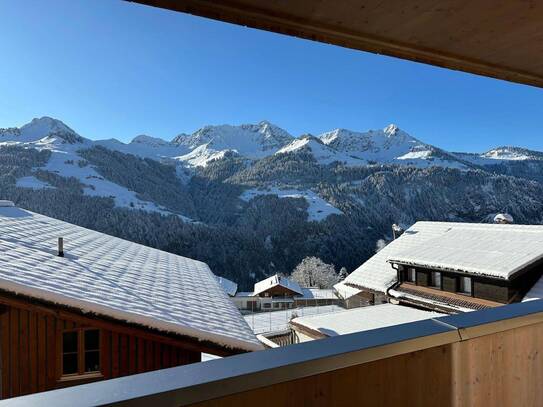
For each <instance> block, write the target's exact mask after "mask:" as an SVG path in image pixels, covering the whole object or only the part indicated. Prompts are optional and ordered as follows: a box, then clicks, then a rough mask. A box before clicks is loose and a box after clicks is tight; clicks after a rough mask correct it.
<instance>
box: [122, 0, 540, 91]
mask: <svg viewBox="0 0 543 407" xmlns="http://www.w3.org/2000/svg"><path fill="white" fill-rule="evenodd" d="M128 1H133V2H137V3H142V4H146V5H149V6H155V7H161V8H166V9H170V10H175V11H180V12H184V13H189V14H193V15H197V16H202V17H207V18H212V19H216V20H220V21H225V22H229V23H234V24H239V25H244V26H248V27H253V28H258V29H263V30H267V31H273V32H276V33H281V34H286V35H291V36H295V37H300V38H305V39H309V40H313V41H319V42H324V43H329V44H334V45H339V46H342V47H347V48H353V49H357V50H363V51H368V52H373V53H377V54H383V55H388V56H393V57H397V58H402V59H407V60H411V61H415V62H422V63H426V64H431V65H436V66H440V67H445V68H449V69H454V70H459V71H464V72H469V73H473V74H477V75H483V76H488V77H492V78H497V79H503V80H507V81H511V82H518V83H522V84H527V85H533V86H538V87H543V60H542V56H541V55H542V51H543V48H542V43H543V41H542V39H543V36H542V34H543V4H538V3H537V2H522V3H520V2H495V1H491V0H483V1H476V2H467V1H461V2H459V1H454V0H444V1H441V2H439V3H436V2H433V1H429V0H416V1H410V2H401V1H398V0H390V1H387V2H382V1H378V0H366V1H363V2H360V1H356V0H344V1H342V2H337V1H334V0H319V1H311V2H307V1H303V0H289V1H284V0H283V1H280V0H222V1H211V0H128Z"/></svg>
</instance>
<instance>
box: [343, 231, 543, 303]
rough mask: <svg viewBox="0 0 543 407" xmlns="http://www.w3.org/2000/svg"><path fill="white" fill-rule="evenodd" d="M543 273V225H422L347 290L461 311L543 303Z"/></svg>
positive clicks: (362, 270)
mask: <svg viewBox="0 0 543 407" xmlns="http://www.w3.org/2000/svg"><path fill="white" fill-rule="evenodd" d="M542 275H543V226H539V225H511V224H473V223H451V222H417V223H415V224H414V225H413V226H412V227H411V228H409V229H408V230H406V231H405V233H404V234H402V235H401V236H400V237H399V238H397V239H396V240H394V241H392V242H391V243H389V244H388V245H387V246H386V247H384V248H383V249H382V250H380V251H379V252H378V253H376V254H375V255H374V256H373V257H372V258H371V259H369V260H368V261H367V262H365V263H364V264H363V265H362V266H360V267H359V268H358V269H356V270H355V271H354V272H353V273H351V274H350V275H349V276H348V277H347V278H346V279H345V281H344V284H346V285H348V286H351V287H353V288H357V289H360V290H362V291H366V292H368V293H371V294H380V295H386V296H387V297H388V299H389V300H390V301H392V302H395V303H403V304H410V305H415V306H418V307H425V308H428V309H433V310H438V311H441V312H447V313H456V312H463V311H472V310H477V309H484V308H491V307H496V306H500V305H504V304H509V303H512V302H519V301H523V300H527V299H534V298H541V295H540V294H541V292H539V294H534V293H535V292H538V291H532V292H531V293H530V289H532V287H534V288H535V287H536V286H537V287H539V286H540V284H541V285H543V283H538V284H536V283H537V282H538V280H539V279H540V278H541V276H542ZM534 284H535V285H534Z"/></svg>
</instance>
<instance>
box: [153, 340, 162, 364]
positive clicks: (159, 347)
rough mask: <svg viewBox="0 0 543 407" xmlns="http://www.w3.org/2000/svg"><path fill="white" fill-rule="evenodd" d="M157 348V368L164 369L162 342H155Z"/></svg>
mask: <svg viewBox="0 0 543 407" xmlns="http://www.w3.org/2000/svg"><path fill="white" fill-rule="evenodd" d="M153 346H154V348H155V366H154V368H155V369H162V367H163V366H162V346H163V345H162V344H160V343H157V342H155V343H154V344H153Z"/></svg>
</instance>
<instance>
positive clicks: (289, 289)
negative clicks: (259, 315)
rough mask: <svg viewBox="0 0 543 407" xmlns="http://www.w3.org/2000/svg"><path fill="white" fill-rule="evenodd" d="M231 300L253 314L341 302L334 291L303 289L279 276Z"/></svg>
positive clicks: (257, 284) (258, 284) (262, 281)
mask: <svg viewBox="0 0 543 407" xmlns="http://www.w3.org/2000/svg"><path fill="white" fill-rule="evenodd" d="M231 299H232V301H233V302H234V304H236V306H237V307H238V308H239V309H240V310H244V311H251V312H259V311H278V310H283V309H291V308H298V307H307V306H323V305H334V304H339V303H340V302H341V299H340V298H338V296H337V294H336V291H335V290H333V289H320V288H313V287H304V288H302V287H300V285H299V284H298V283H297V282H296V281H294V280H291V279H289V278H287V277H283V276H280V275H278V274H275V275H273V276H271V277H268V278H266V279H264V280H261V281H258V282H257V283H255V285H254V290H253V291H249V292H246V291H240V292H238V293H237V294H236V295H235V296H233V297H232V298H231Z"/></svg>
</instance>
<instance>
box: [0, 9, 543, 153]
mask: <svg viewBox="0 0 543 407" xmlns="http://www.w3.org/2000/svg"><path fill="white" fill-rule="evenodd" d="M0 15H1V16H2V24H1V25H0V55H2V62H1V63H0V95H1V97H0V127H8V126H20V125H22V124H24V123H26V122H28V121H29V120H30V119H32V118H33V117H37V116H44V115H48V116H53V117H56V118H59V119H61V120H63V121H64V122H65V123H66V124H68V125H69V126H71V127H73V128H74V129H75V130H76V131H78V132H79V133H80V134H81V135H83V136H86V137H89V138H110V137H115V138H118V139H121V140H123V141H127V140H130V139H131V138H132V137H134V136H135V135H137V134H142V133H144V134H149V135H153V136H157V137H162V138H166V139H170V138H172V137H173V136H175V135H176V134H178V133H180V132H192V131H195V130H197V129H198V128H199V127H201V126H203V125H206V124H223V123H231V124H240V123H251V122H258V121H260V120H263V119H267V120H270V121H271V122H273V123H275V124H277V125H279V126H281V127H283V128H285V129H286V130H288V131H289V132H291V133H292V134H294V135H300V134H302V133H307V132H309V133H313V134H318V133H320V132H323V131H327V130H331V129H333V128H337V127H343V128H348V129H352V130H367V129H370V128H381V127H384V126H386V125H387V124H389V123H395V124H397V125H399V126H400V127H401V128H403V129H405V130H406V131H408V132H409V133H410V134H412V135H413V136H415V137H418V138H419V139H421V140H423V141H426V142H429V143H432V144H435V145H438V146H440V147H442V148H445V149H448V150H455V151H459V150H463V151H483V150H487V149H489V148H491V147H494V146H497V145H521V146H525V147H528V148H534V149H539V150H543V137H541V130H540V126H539V120H538V119H540V118H541V117H543V90H541V89H536V88H532V87H528V86H523V85H517V84H511V83H507V82H503V81H497V80H493V79H488V78H482V77H477V76H474V75H469V74H465V73H460V72H454V71H449V70H445V69H440V68H434V67H429V66H426V65H422V64H416V63H412V62H407V61H401V60H398V59H394V58H389V57H384V56H378V55H373V54H369V53H363V52H359V51H353V50H348V49H343V48H339V47H335V46H330V45H325V44H319V43H314V42H310V41H305V40H300V39H295V38H290V37H286V36H281V35H277V34H273V33H267V32H263V31H258V30H253V29H249V28H244V27H238V26H234V25H230V24H225V23H220V22H215V21H211V20H206V19H202V18H198V17H193V16H189V15H185V14H180V13H174V12H170V11H165V10H160V9H155V8H150V7H146V6H141V5H136V4H132V3H128V2H124V1H120V0H119V1H117V0H115V1H113V0H98V1H89V0H86V1H84V0H50V1H41V0H34V1H27V0H18V1H1V2H0Z"/></svg>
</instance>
